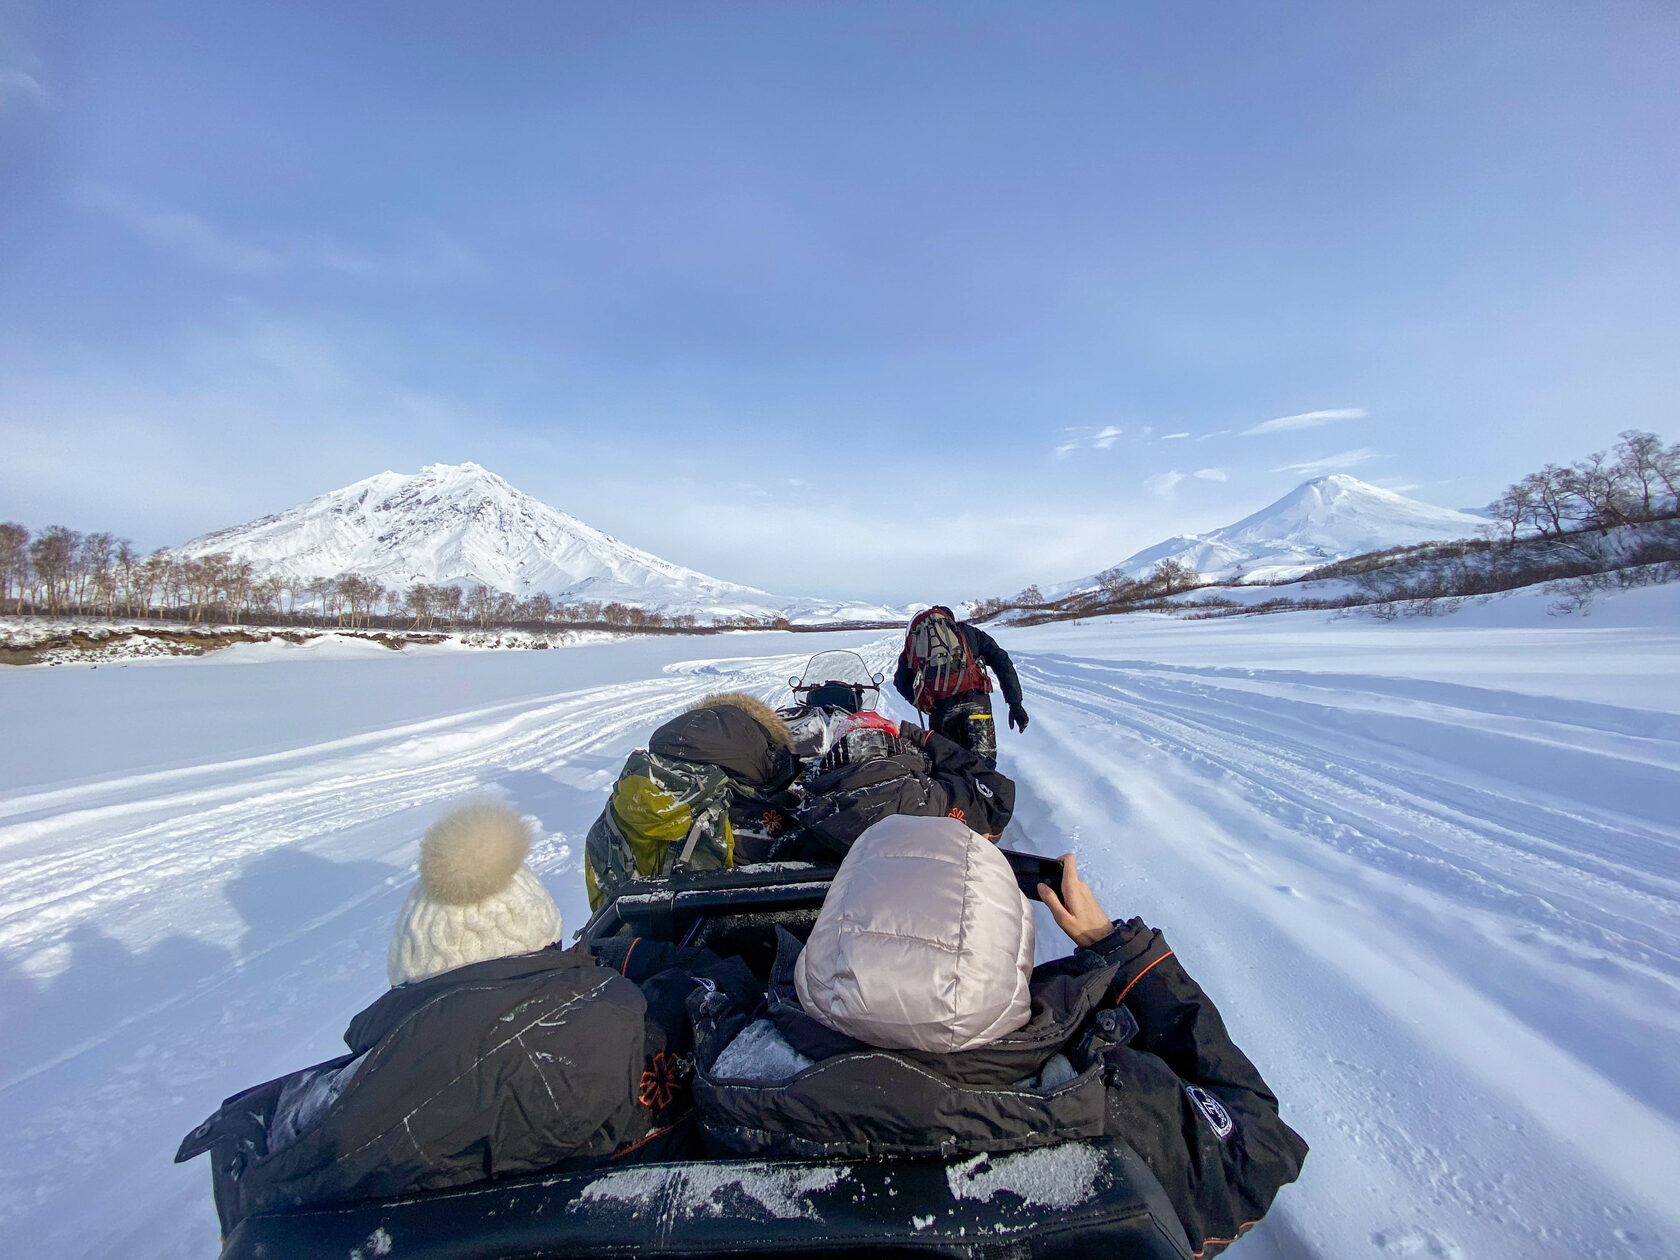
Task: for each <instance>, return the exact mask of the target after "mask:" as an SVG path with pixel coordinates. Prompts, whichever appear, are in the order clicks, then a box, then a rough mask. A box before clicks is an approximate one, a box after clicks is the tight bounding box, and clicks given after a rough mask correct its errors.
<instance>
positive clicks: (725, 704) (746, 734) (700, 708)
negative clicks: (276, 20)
mask: <svg viewBox="0 0 1680 1260" xmlns="http://www.w3.org/2000/svg"><path fill="white" fill-rule="evenodd" d="M648 751H649V752H651V753H655V754H657V755H659V756H661V757H675V758H677V759H678V760H681V761H697V762H700V763H701V764H703V765H708V766H717V767H718V768H719V769H721V770H722V771H723V772H724V773H725V774H727V775H728V776H729V778H730V781H731V782H732V783H733V784H734V785H735V787H736V788H737V789H738V790H740V791H743V792H746V793H748V794H750V795H757V796H764V795H766V794H769V793H773V792H778V791H780V790H781V789H782V788H784V787H786V786H787V785H788V784H789V783H791V782H792V781H793V777H794V775H795V774H796V773H797V772H798V769H799V762H798V759H797V758H796V757H795V756H794V753H793V735H792V733H791V732H790V731H789V730H788V728H787V723H786V722H784V721H782V720H781V718H779V717H777V716H776V715H775V713H774V712H772V711H771V709H770V706H769V705H767V704H765V703H764V702H763V701H762V700H757V699H754V698H753V697H752V696H743V695H739V694H736V693H733V692H730V693H725V694H722V695H715V696H707V697H706V698H705V699H704V700H702V701H700V703H699V704H697V705H695V706H694V707H693V708H691V709H689V710H688V712H686V713H679V714H678V715H677V716H676V717H674V718H672V719H671V720H670V721H669V722H667V723H665V725H664V726H661V727H660V728H659V729H658V730H657V731H655V732H654V733H653V735H652V737H651V738H650V739H649V740H648Z"/></svg>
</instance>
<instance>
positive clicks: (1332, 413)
mask: <svg viewBox="0 0 1680 1260" xmlns="http://www.w3.org/2000/svg"><path fill="white" fill-rule="evenodd" d="M1369 414H1370V413H1369V412H1367V411H1366V410H1365V408H1363V407H1335V408H1332V409H1331V410H1329V411H1303V412H1302V413H1301V414H1300V415H1298V416H1279V417H1278V418H1277V419H1276V420H1264V421H1262V422H1261V423H1259V424H1257V425H1255V426H1254V427H1253V428H1251V429H1244V430H1243V431H1242V436H1243V437H1259V436H1260V435H1261V434H1263V433H1293V432H1294V431H1295V430H1297V429H1316V428H1318V427H1319V426H1320V425H1324V424H1334V423H1336V421H1338V420H1363V419H1364V418H1365V417H1366V416H1367V415H1369Z"/></svg>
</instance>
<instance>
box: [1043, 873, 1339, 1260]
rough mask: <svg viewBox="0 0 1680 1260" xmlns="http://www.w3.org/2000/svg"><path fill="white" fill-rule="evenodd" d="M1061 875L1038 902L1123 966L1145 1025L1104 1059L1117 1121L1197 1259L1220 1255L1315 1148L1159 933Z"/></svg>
mask: <svg viewBox="0 0 1680 1260" xmlns="http://www.w3.org/2000/svg"><path fill="white" fill-rule="evenodd" d="M1063 867H1064V874H1063V878H1062V884H1063V888H1062V896H1061V897H1060V898H1058V897H1057V894H1056V893H1055V892H1053V891H1050V890H1048V889H1045V890H1043V891H1042V892H1041V894H1040V895H1041V896H1043V895H1044V892H1048V893H1049V895H1048V896H1047V897H1045V904H1046V905H1048V906H1049V907H1050V911H1051V914H1052V915H1053V916H1055V918H1056V921H1057V923H1058V924H1061V926H1062V927H1063V930H1065V931H1067V932H1068V934H1069V935H1070V936H1072V937H1073V938H1074V940H1075V942H1076V943H1078V944H1079V945H1080V946H1081V947H1083V948H1085V949H1089V950H1092V951H1094V952H1095V953H1097V954H1099V955H1101V956H1102V957H1103V958H1105V959H1106V960H1107V961H1109V962H1114V961H1119V962H1120V967H1119V970H1118V972H1117V973H1116V975H1115V978H1114V980H1113V982H1112V984H1111V987H1110V990H1109V997H1110V998H1111V999H1112V1001H1113V1002H1114V1003H1115V1005H1118V1006H1121V1007H1124V1009H1125V1010H1126V1012H1127V1013H1128V1014H1129V1015H1130V1016H1131V1017H1132V1019H1133V1020H1134V1021H1135V1022H1136V1024H1137V1032H1136V1034H1135V1035H1134V1036H1132V1037H1131V1038H1130V1039H1129V1040H1128V1041H1127V1042H1126V1044H1124V1045H1116V1046H1112V1047H1110V1048H1109V1049H1108V1050H1106V1051H1105V1052H1104V1056H1103V1057H1104V1059H1105V1060H1106V1068H1107V1071H1108V1073H1109V1075H1108V1077H1107V1079H1108V1081H1109V1091H1108V1107H1109V1118H1110V1121H1111V1123H1112V1125H1113V1128H1114V1131H1115V1132H1116V1133H1118V1134H1120V1135H1121V1136H1123V1137H1124V1138H1125V1139H1126V1141H1127V1142H1129V1143H1130V1144H1131V1146H1132V1147H1133V1148H1134V1149H1135V1150H1136V1151H1137V1152H1138V1154H1139V1155H1141V1156H1142V1157H1143V1159H1144V1161H1145V1162H1146V1163H1147V1164H1148V1165H1149V1166H1150V1169H1151V1170H1152V1171H1153V1172H1154V1173H1155V1176H1156V1178H1157V1179H1158V1180H1159V1181H1160V1182H1161V1185H1162V1186H1163V1187H1164V1188H1165V1189H1166V1191H1167V1194H1168V1196H1169V1197H1170V1198H1171V1199H1172V1202H1173V1206H1174V1208H1175V1209H1176V1210H1177V1212H1178V1215H1179V1219H1180V1220H1181V1221H1182V1222H1183V1224H1184V1229H1185V1232H1186V1233H1187V1234H1188V1235H1189V1236H1190V1239H1191V1241H1192V1243H1193V1244H1194V1245H1195V1246H1196V1248H1197V1251H1196V1254H1197V1255H1198V1256H1204V1257H1206V1256H1212V1255H1214V1254H1216V1253H1217V1252H1218V1251H1220V1250H1223V1249H1224V1248H1225V1247H1226V1246H1228V1245H1230V1243H1232V1242H1234V1241H1235V1240H1236V1239H1237V1237H1238V1236H1239V1235H1240V1234H1241V1233H1242V1231H1243V1230H1245V1229H1247V1228H1248V1227H1249V1226H1250V1225H1253V1224H1254V1223H1255V1222H1256V1221H1258V1220H1259V1219H1260V1218H1261V1217H1262V1216H1263V1215H1265V1212H1266V1210H1267V1208H1269V1207H1270V1206H1271V1203H1272V1199H1273V1198H1274V1197H1275V1196H1276V1195H1277V1192H1278V1190H1279V1189H1281V1188H1282V1187H1283V1186H1285V1185H1287V1184H1288V1183H1289V1182H1291V1181H1293V1180H1295V1178H1296V1177H1297V1176H1299V1175H1300V1172H1301V1162H1302V1160H1303V1159H1305V1158H1306V1154H1307V1144H1306V1143H1305V1142H1304V1141H1302V1140H1301V1137H1300V1135H1299V1134H1297V1133H1296V1132H1295V1131H1294V1130H1293V1129H1291V1128H1290V1127H1289V1126H1288V1125H1286V1124H1285V1123H1284V1122H1283V1120H1282V1118H1281V1117H1280V1116H1279V1115H1278V1104H1277V1098H1276V1096H1275V1095H1274V1094H1273V1093H1272V1091H1271V1090H1270V1089H1269V1088H1268V1087H1267V1085H1266V1082H1265V1081H1264V1080H1262V1079H1261V1077H1260V1073H1259V1072H1258V1071H1256V1070H1255V1067H1254V1064H1253V1063H1251V1062H1250V1061H1249V1059H1248V1056H1247V1055H1245V1054H1243V1052H1242V1051H1241V1050H1239V1049H1238V1048H1237V1046H1236V1045H1235V1044H1234V1043H1233V1042H1232V1041H1231V1036H1230V1034H1229V1032H1227V1031H1226V1028H1225V1021H1224V1020H1223V1019H1221V1018H1220V1015H1219V1011H1218V1009H1217V1008H1216V1007H1215V1006H1214V1004H1213V1001H1212V999H1210V998H1209V997H1208V996H1207V994H1206V993H1204V992H1203V991H1202V988H1201V986H1200V985H1198V984H1197V983H1196V982H1195V981H1194V980H1193V979H1191V977H1190V975H1189V973H1187V972H1186V971H1185V970H1184V968H1183V967H1182V966H1181V965H1180V964H1179V961H1178V959H1177V957H1176V956H1175V955H1174V954H1173V952H1172V950H1171V949H1170V948H1169V947H1168V946H1167V943H1166V941H1165V940H1164V939H1163V938H1162V936H1161V934H1160V933H1159V932H1157V931H1155V930H1154V929H1152V928H1150V927H1148V926H1147V925H1146V924H1144V922H1143V921H1142V920H1141V919H1132V920H1130V921H1129V922H1126V923H1107V921H1106V917H1105V916H1103V914H1102V911H1101V908H1100V907H1098V906H1097V903H1096V899H1095V897H1094V896H1092V895H1091V892H1090V889H1089V887H1088V886H1087V885H1085V884H1084V882H1083V881H1081V880H1080V879H1079V878H1078V872H1077V868H1076V867H1075V865H1074V863H1073V861H1072V859H1071V855H1070V857H1069V858H1067V859H1064V861H1063ZM1105 926H1106V928H1107V930H1106V931H1104V930H1103V929H1104V927H1105Z"/></svg>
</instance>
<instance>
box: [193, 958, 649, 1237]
mask: <svg viewBox="0 0 1680 1260" xmlns="http://www.w3.org/2000/svg"><path fill="white" fill-rule="evenodd" d="M646 1012H647V1004H646V1002H645V1001H644V999H643V997H642V994H641V993H640V992H639V991H638V990H637V987H636V986H635V985H634V984H632V983H631V982H630V981H629V980H627V979H624V978H623V977H621V976H619V975H617V974H615V973H614V972H612V971H610V970H608V969H606V968H604V967H601V966H598V965H597V964H596V962H595V960H594V959H593V958H591V957H590V956H589V955H588V954H587V953H582V952H574V951H562V950H560V949H559V948H557V947H550V948H548V949H545V950H539V951H537V952H536V953H533V954H519V955H515V956H513V957H510V958H497V959H492V960H490V961H487V962H481V963H473V964H471V965H469V966H465V967H457V968H455V969H453V970H451V971H446V972H444V973H442V974H441V975H437V976H432V977H430V978H428V979H425V980H419V981H416V982H414V983H413V984H406V985H402V986H399V987H398V988H394V989H391V990H389V991H388V992H387V993H385V995H384V996H383V997H381V998H380V999H379V1000H378V1001H376V1002H375V1003H373V1005H371V1006H369V1007H368V1008H367V1009H366V1010H364V1011H362V1012H361V1013H360V1014H359V1015H357V1016H356V1017H355V1019H353V1020H352V1021H351V1023H350V1027H349V1029H348V1030H347V1031H346V1032H345V1034H344V1040H345V1044H346V1045H347V1046H348V1047H349V1049H350V1053H349V1054H348V1055H345V1056H342V1057H340V1058H338V1059H334V1060H331V1061H330V1062H328V1063H323V1064H318V1065H317V1066H315V1067H314V1068H310V1069H306V1070H305V1071H303V1072H295V1073H292V1074H290V1075H289V1076H284V1077H281V1078H279V1079H277V1080H273V1081H269V1082H267V1083H266V1084H264V1085H259V1086H256V1087H255V1088H254V1089H249V1090H246V1091H245V1092H244V1093H241V1094H237V1095H235V1096H234V1097H232V1098H230V1099H228V1100H227V1101H226V1102H224V1103H223V1104H222V1107H221V1109H220V1110H219V1111H218V1112H217V1113H216V1114H215V1115H213V1116H211V1117H210V1119H208V1120H206V1121H205V1122H204V1123H203V1124H201V1125H199V1126H198V1128H196V1129H194V1130H193V1132H192V1133H190V1134H189V1135H188V1136H187V1138H186V1140H185V1141H184V1142H183V1143H182V1144H181V1149H180V1151H179V1152H178V1153H177V1155H176V1160H177V1161H181V1160H185V1159H191V1158H193V1157H194V1156H196V1155H199V1154H201V1153H203V1152H204V1151H211V1152H212V1160H213V1164H214V1167H213V1170H212V1172H213V1179H214V1183H215V1188H216V1206H217V1210H218V1212H219V1213H220V1214H221V1217H222V1226H223V1230H224V1232H225V1231H227V1230H228V1229H231V1228H232V1226H233V1225H234V1224H235V1223H236V1222H237V1221H239V1220H241V1219H243V1218H244V1217H245V1216H247V1215H249V1214H251V1213H253V1212H264V1211H274V1210H277V1209H284V1208H289V1207H296V1206H302V1205H305V1204H316V1203H328V1202H335V1201H343V1200H351V1199H363V1198H375V1197H381V1196H386V1195H393V1194H400V1193H404V1192H408V1191H412V1190H422V1189H436V1188H439V1187H443V1186H456V1185H464V1184H467V1183H469V1182H475V1181H483V1180H486V1179H489V1178H492V1177H499V1176H505V1175H510V1174H516V1173H525V1172H534V1171H537V1170H539V1169H546V1168H553V1167H556V1166H567V1165H572V1164H577V1163H590V1162H594V1161H596V1160H599V1159H601V1158H604V1157H606V1156H609V1155H611V1154H612V1153H613V1152H614V1151H616V1150H619V1149H620V1148H621V1147H624V1146H626V1145H627V1144H629V1143H633V1142H635V1141H637V1140H638V1139H639V1138H641V1137H642V1136H643V1135H644V1134H646V1132H647V1131H648V1128H649V1125H650V1120H651V1117H652V1112H653V1109H652V1108H650V1107H647V1106H644V1105H643V1104H641V1103H640V1102H639V1100H638V1094H639V1092H640V1090H641V1083H642V1082H641V1077H642V1075H643V1073H644V1070H645V1067H646V1059H645V1055H644V1049H645V1043H646V1040H647V1029H646V1027H645V1016H646ZM347 1071H348V1075H346V1076H343V1077H341V1076H340V1074H341V1073H346V1072H347ZM335 1088H336V1092H330V1091H333V1090H334V1089H335ZM323 1090H326V1091H329V1095H327V1096H330V1098H331V1101H330V1102H328V1103H327V1104H326V1105H324V1106H321V1107H319V1108H313V1107H311V1106H310V1105H309V1104H308V1103H306V1102H304V1100H306V1099H307V1098H308V1097H309V1096H310V1095H311V1094H314V1095H315V1097H316V1098H317V1099H319V1098H321V1097H323V1095H322V1093H321V1092H320V1091H323ZM300 1104H301V1105H302V1106H303V1107H304V1109H305V1110H314V1111H316V1114H314V1115H312V1117H311V1118H310V1119H309V1121H308V1122H307V1123H303V1124H294V1123H291V1122H290V1121H289V1120H288V1116H289V1115H291V1114H293V1113H295V1112H296V1111H297V1110H298V1109H299V1107H300ZM283 1133H284V1134H287V1135H288V1139H289V1140H286V1141H285V1142H284V1144H280V1135H281V1134H283Z"/></svg>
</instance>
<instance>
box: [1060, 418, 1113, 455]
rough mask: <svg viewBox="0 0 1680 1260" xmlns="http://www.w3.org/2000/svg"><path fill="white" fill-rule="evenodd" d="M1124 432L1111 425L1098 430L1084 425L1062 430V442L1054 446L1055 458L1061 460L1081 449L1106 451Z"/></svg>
mask: <svg viewBox="0 0 1680 1260" xmlns="http://www.w3.org/2000/svg"><path fill="white" fill-rule="evenodd" d="M1125 432H1126V431H1125V430H1124V429H1120V428H1116V427H1115V426H1114V425H1112V424H1109V425H1104V426H1103V427H1102V428H1100V429H1098V428H1093V427H1090V426H1086V425H1078V426H1075V427H1073V428H1069V429H1063V430H1062V440H1061V441H1060V442H1058V443H1057V444H1056V458H1057V459H1062V458H1064V457H1065V456H1067V455H1069V454H1071V453H1072V452H1074V451H1077V450H1080V449H1081V448H1084V449H1087V450H1094V451H1106V450H1107V449H1108V448H1109V447H1111V446H1113V445H1114V443H1115V442H1116V441H1118V440H1119V439H1120V438H1121V437H1123V436H1125Z"/></svg>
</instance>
